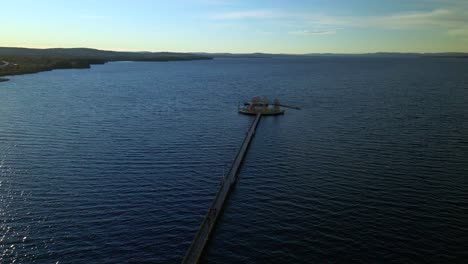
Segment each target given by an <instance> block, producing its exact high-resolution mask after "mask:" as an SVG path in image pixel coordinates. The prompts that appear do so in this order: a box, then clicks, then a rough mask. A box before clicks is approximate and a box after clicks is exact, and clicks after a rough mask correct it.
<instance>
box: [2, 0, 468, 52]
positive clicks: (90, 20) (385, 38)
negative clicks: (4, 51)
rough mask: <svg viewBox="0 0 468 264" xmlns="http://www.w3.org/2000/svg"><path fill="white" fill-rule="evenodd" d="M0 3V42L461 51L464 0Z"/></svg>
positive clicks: (466, 40)
mask: <svg viewBox="0 0 468 264" xmlns="http://www.w3.org/2000/svg"><path fill="white" fill-rule="evenodd" d="M0 10H1V12H0V14H1V16H0V25H1V26H0V46H20V47H37V48H48V47H92V48H99V49H110V50H131V51H181V52H198V51H205V52H273V53H317V52H318V53H323V52H333V53H365V52H378V51H388V52H397V51H398V52H444V51H463V52H468V0H392V1H390V0H380V1H379V0H328V1H325V0H310V1H293V0H291V1H286V0H284V1H279V0H278V1H275V0H272V1H247V0H185V1H182V0H172V1H157V0H153V1H151V0H132V1H129V0H128V1H124V0H122V1H119V0H113V1H111V0H100V1H98V0H93V1H91V0H81V1H75V0H67V1H62V0H60V1H59V0H41V1H34V0H15V1H6V0H5V1H1V2H0Z"/></svg>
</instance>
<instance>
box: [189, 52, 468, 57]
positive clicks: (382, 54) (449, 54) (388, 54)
mask: <svg viewBox="0 0 468 264" xmlns="http://www.w3.org/2000/svg"><path fill="white" fill-rule="evenodd" d="M195 54H198V55H203V56H210V57H213V58H282V57H292V58H298V57H369V58H419V57H443V58H447V57H453V58H463V57H468V53H461V52H445V53H398V52H376V53H361V54H347V53H306V54H277V53H276V54H275V53H206V52H196V53H195Z"/></svg>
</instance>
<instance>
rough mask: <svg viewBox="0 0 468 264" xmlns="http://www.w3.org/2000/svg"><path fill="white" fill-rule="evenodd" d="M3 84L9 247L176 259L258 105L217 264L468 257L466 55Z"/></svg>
mask: <svg viewBox="0 0 468 264" xmlns="http://www.w3.org/2000/svg"><path fill="white" fill-rule="evenodd" d="M11 79H12V80H11V81H10V82H5V83H1V84H0V200H1V204H0V263H13V262H15V263H178V262H180V260H181V258H182V256H183V255H184V252H185V250H186V249H187V247H188V246H189V244H190V242H191V240H192V238H193V236H194V234H195V232H196V230H197V228H198V226H199V224H200V223H201V221H202V217H203V215H204V214H205V213H206V210H207V208H208V206H209V204H210V202H211V200H212V198H213V196H214V194H215V193H216V188H217V186H218V184H219V182H220V179H221V177H222V174H223V171H224V170H225V169H226V170H227V168H226V166H227V164H229V163H230V162H231V160H232V159H233V158H234V155H235V153H236V151H237V148H238V147H239V146H240V143H241V141H242V139H243V136H244V134H245V132H246V130H247V128H248V126H249V123H250V122H251V121H252V117H248V116H241V115H239V114H237V111H236V110H237V104H238V101H243V100H247V99H249V98H250V97H252V96H254V95H266V96H269V97H270V98H275V97H278V98H280V99H281V100H282V101H283V102H285V103H289V104H292V105H298V106H301V107H302V108H303V110H302V111H296V110H287V112H286V114H285V115H284V116H280V117H267V118H263V119H262V120H261V122H260V124H259V127H258V131H257V134H256V137H255V138H254V140H253V143H252V145H251V148H250V151H249V153H248V155H247V157H246V160H245V162H244V166H243V168H242V171H241V173H240V175H239V181H238V184H237V186H236V188H235V189H234V192H233V193H232V194H231V196H230V197H229V200H228V203H227V207H226V209H225V210H224V214H223V216H222V217H221V219H220V222H219V224H218V226H217V228H216V230H215V234H214V236H213V237H212V240H211V242H210V243H209V245H208V249H207V251H206V253H205V254H204V256H203V262H206V263H349V262H364V263H385V262H397V263H421V262H425V263H428V262H433V263H454V262H463V261H467V260H468V249H467V245H468V165H467V164H468V61H467V60H461V59H430V58H425V59H376V58H373V59H362V58H321V59H319V58H316V59H216V60H213V61H194V62H170V63H133V62H120V63H109V64H106V65H98V66H93V67H92V69H89V70H56V71H52V72H45V73H39V74H32V75H24V76H14V77H12V78H11Z"/></svg>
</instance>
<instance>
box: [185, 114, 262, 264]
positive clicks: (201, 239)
mask: <svg viewBox="0 0 468 264" xmlns="http://www.w3.org/2000/svg"><path fill="white" fill-rule="evenodd" d="M261 117H262V115H261V114H257V116H256V118H255V120H254V122H253V123H252V124H251V125H250V128H249V130H248V131H247V134H246V136H245V138H244V141H243V142H242V145H241V147H240V149H239V151H237V154H236V158H235V159H234V161H233V162H232V164H231V167H230V169H229V171H228V172H227V174H226V175H224V177H223V180H222V181H221V185H220V186H219V190H218V193H217V194H216V196H215V198H214V200H213V202H212V203H211V206H210V208H209V210H208V213H207V214H206V216H205V218H204V219H203V223H202V224H201V225H200V228H199V229H198V232H197V234H196V235H195V237H194V238H193V241H192V244H191V245H190V247H189V249H188V250H187V253H186V254H185V257H184V259H183V260H182V263H197V262H198V260H199V259H200V256H201V254H202V252H203V249H204V248H205V245H206V242H207V241H208V239H209V237H210V234H211V231H212V230H213V227H214V226H215V225H216V220H217V219H218V216H219V214H220V212H221V211H222V209H223V206H224V201H225V200H226V197H227V196H228V194H229V192H230V191H231V188H232V187H233V185H234V184H235V183H236V180H237V173H238V172H239V169H240V167H241V165H242V161H243V160H244V157H245V154H246V153H247V150H248V149H249V145H250V142H251V141H252V138H253V136H254V135H255V131H256V129H257V125H258V122H259V121H260V118H261Z"/></svg>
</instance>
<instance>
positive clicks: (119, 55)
mask: <svg viewBox="0 0 468 264" xmlns="http://www.w3.org/2000/svg"><path fill="white" fill-rule="evenodd" d="M6 56H8V57H10V56H25V57H40V56H42V57H54V58H74V59H102V60H108V61H118V60H132V61H168V60H197V59H210V57H209V56H203V55H198V54H191V53H176V52H120V51H107V50H97V49H88V48H70V49H28V48H1V47H0V58H2V57H6Z"/></svg>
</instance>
